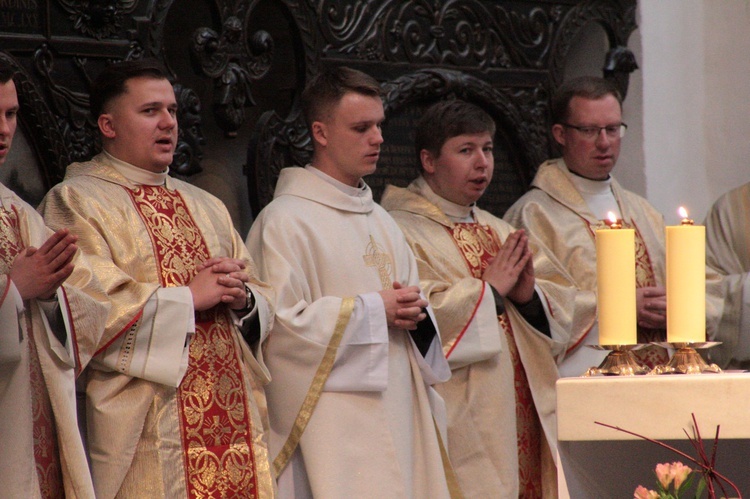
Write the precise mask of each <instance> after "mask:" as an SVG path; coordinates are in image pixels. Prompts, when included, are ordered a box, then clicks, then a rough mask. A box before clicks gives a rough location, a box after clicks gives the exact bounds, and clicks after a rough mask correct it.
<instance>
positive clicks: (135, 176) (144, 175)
mask: <svg viewBox="0 0 750 499" xmlns="http://www.w3.org/2000/svg"><path fill="white" fill-rule="evenodd" d="M104 154H105V155H106V156H107V158H108V159H109V160H110V161H111V162H112V166H113V167H114V169H115V170H117V172H118V173H119V174H120V175H122V176H123V177H125V178H126V179H128V180H129V181H131V182H132V183H134V184H137V185H164V184H165V183H166V181H167V174H168V173H169V168H167V169H166V170H164V171H163V172H161V173H154V172H151V171H148V170H144V169H143V168H139V167H137V166H135V165H131V164H130V163H126V162H125V161H122V160H121V159H117V158H115V157H114V156H112V155H111V154H109V153H108V152H107V151H104Z"/></svg>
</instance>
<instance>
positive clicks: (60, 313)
mask: <svg viewBox="0 0 750 499" xmlns="http://www.w3.org/2000/svg"><path fill="white" fill-rule="evenodd" d="M56 296H57V299H55V300H35V301H36V303H37V305H38V306H39V310H40V312H41V316H42V322H43V324H44V330H45V332H46V334H47V339H48V340H49V345H50V348H51V349H52V351H53V352H54V353H55V355H57V357H58V358H59V359H60V360H61V361H62V362H64V363H65V364H67V365H68V366H70V367H75V365H76V362H75V358H74V356H73V342H72V341H71V339H70V324H69V323H68V321H69V317H70V314H69V309H68V305H67V304H66V301H65V294H64V293H63V291H62V287H58V288H57V292H56ZM60 319H62V320H60ZM60 338H63V339H64V340H65V341H64V343H60Z"/></svg>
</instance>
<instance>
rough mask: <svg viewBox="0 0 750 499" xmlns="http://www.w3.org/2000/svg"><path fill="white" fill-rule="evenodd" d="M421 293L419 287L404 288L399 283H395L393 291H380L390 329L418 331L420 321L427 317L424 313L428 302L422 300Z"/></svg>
mask: <svg viewBox="0 0 750 499" xmlns="http://www.w3.org/2000/svg"><path fill="white" fill-rule="evenodd" d="M420 293H421V291H420V289H419V286H407V287H404V286H403V285H402V284H401V283H399V282H394V283H393V289H384V290H382V291H380V296H381V297H382V298H383V304H384V305H385V317H386V321H387V322H388V326H389V327H395V328H399V329H408V330H414V329H417V324H418V323H419V321H422V320H424V318H425V317H427V314H425V313H424V311H423V309H424V308H425V307H426V306H427V300H425V299H424V298H422V296H421V294H420Z"/></svg>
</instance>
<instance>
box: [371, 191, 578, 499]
mask: <svg viewBox="0 0 750 499" xmlns="http://www.w3.org/2000/svg"><path fill="white" fill-rule="evenodd" d="M426 196H427V197H429V196H435V194H434V193H432V191H431V190H430V189H429V187H428V186H427V184H426V182H424V180H423V179H422V178H421V177H420V178H418V179H417V180H415V181H414V182H412V184H411V185H410V186H409V187H408V188H407V189H401V188H396V187H392V186H389V187H388V188H387V189H386V192H385V193H384V195H383V201H382V203H383V206H384V207H385V208H386V209H387V210H389V212H390V213H391V215H393V217H394V219H395V220H396V222H397V223H398V224H399V226H400V227H401V229H402V230H403V231H404V234H405V235H406V239H407V241H408V242H409V244H410V246H411V248H412V250H413V251H414V254H415V257H416V259H417V264H418V267H419V275H420V282H421V283H422V288H423V290H424V292H425V294H426V295H427V296H428V299H429V301H430V303H431V305H432V306H433V308H434V310H435V315H436V316H437V319H438V325H439V327H440V331H441V337H442V342H443V349H444V351H445V354H446V357H447V358H448V362H449V363H450V365H451V369H452V377H451V379H450V380H449V381H448V382H447V383H443V384H441V385H438V386H437V389H438V391H439V392H440V393H441V394H442V395H443V397H444V398H445V400H446V406H447V408H448V422H449V427H448V452H449V454H450V456H451V460H452V462H453V465H454V467H455V469H456V473H457V475H458V479H459V483H460V486H461V489H462V492H463V493H464V494H465V496H466V497H517V496H523V497H556V495H557V492H556V491H557V478H556V472H555V464H554V461H553V456H556V454H557V451H556V444H557V437H556V435H557V428H556V419H555V381H556V380H557V378H558V375H557V368H556V358H558V357H559V356H561V355H562V354H563V353H564V347H565V345H566V344H567V341H568V335H569V331H570V329H571V328H572V327H584V325H575V326H574V325H573V323H572V321H573V320H574V317H576V314H575V307H576V303H577V297H576V293H575V291H574V290H573V288H571V287H570V286H569V285H568V284H567V283H566V282H565V280H564V279H563V278H562V277H561V273H560V272H553V271H552V270H553V269H554V265H553V263H552V262H551V260H550V259H548V258H546V257H545V256H544V255H543V254H540V253H536V254H535V273H536V275H537V288H538V290H540V291H541V296H540V298H541V299H542V301H543V302H544V303H545V308H546V310H547V311H548V312H549V314H548V315H550V320H549V322H550V328H551V330H552V332H553V338H556V339H555V340H553V339H551V338H549V337H547V336H545V335H544V334H542V333H540V332H539V331H536V330H535V329H533V328H532V327H531V326H530V325H529V324H528V323H527V322H526V321H525V320H524V319H523V317H522V316H521V314H520V313H519V312H518V310H517V309H516V308H515V307H514V306H513V304H512V303H510V302H509V301H507V300H506V301H505V303H504V306H505V312H504V313H503V314H501V315H500V316H498V315H497V312H496V303H495V300H494V296H493V293H492V290H491V288H490V286H489V284H487V283H485V282H484V281H482V280H481V274H482V272H483V270H484V268H486V265H487V262H488V260H489V258H491V257H492V256H494V255H495V254H496V253H497V251H498V250H499V248H500V245H501V244H502V241H504V240H505V238H506V237H507V236H508V235H509V234H510V232H511V231H512V230H513V228H512V227H510V226H509V225H508V224H506V223H505V222H503V221H502V220H500V219H498V218H497V217H494V216H493V215H491V214H489V213H487V212H485V211H483V210H480V209H478V208H476V207H475V208H473V210H472V212H473V214H474V217H475V221H476V222H475V223H454V222H453V221H451V220H450V219H449V218H448V216H447V215H446V214H445V213H444V212H443V211H442V210H441V209H440V208H438V206H436V205H435V204H433V203H432V202H430V201H428V199H427V198H426ZM545 275H548V276H550V277H551V278H552V279H553V281H543V278H540V276H545ZM583 298H585V295H581V297H580V299H583ZM588 299H589V300H591V299H593V296H589V297H588ZM583 306H584V308H586V307H588V303H584V304H583ZM578 317H579V318H580V317H583V315H582V314H579V315H578Z"/></svg>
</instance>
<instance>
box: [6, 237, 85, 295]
mask: <svg viewBox="0 0 750 499" xmlns="http://www.w3.org/2000/svg"><path fill="white" fill-rule="evenodd" d="M77 240H78V238H77V237H76V236H74V235H72V234H70V232H69V231H68V229H60V230H58V231H57V232H55V233H54V234H52V235H51V236H50V237H49V238H47V240H46V241H45V242H44V244H42V246H41V247H40V248H38V249H37V248H35V247H33V246H29V247H28V248H25V249H24V250H22V251H21V252H20V253H19V254H18V256H16V259H15V260H14V261H13V267H11V269H10V274H9V275H10V280H11V281H13V284H15V286H16V289H18V292H19V293H20V294H21V298H23V299H24V300H29V299H31V298H41V299H44V300H47V299H50V298H52V297H53V296H54V295H55V292H56V291H57V288H59V287H60V286H61V285H62V283H63V282H64V281H65V279H67V278H68V277H69V276H70V274H72V273H73V268H74V265H73V257H75V254H76V251H78V247H77V246H76V244H75V243H76V241H77Z"/></svg>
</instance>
